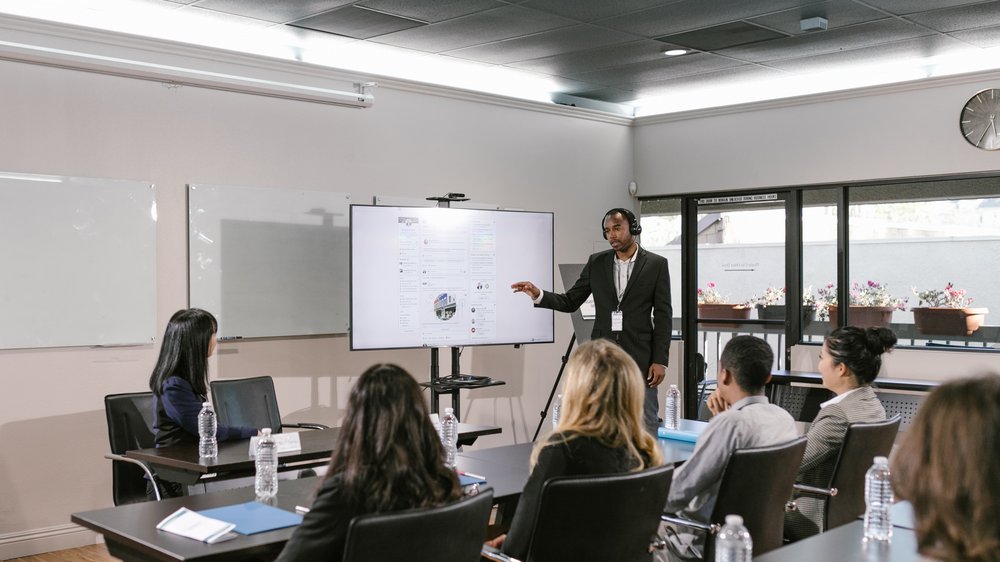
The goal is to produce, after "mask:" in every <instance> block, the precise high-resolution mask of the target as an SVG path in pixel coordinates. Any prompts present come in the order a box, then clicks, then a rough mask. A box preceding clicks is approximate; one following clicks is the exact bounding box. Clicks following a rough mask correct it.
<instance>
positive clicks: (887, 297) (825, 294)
mask: <svg viewBox="0 0 1000 562" xmlns="http://www.w3.org/2000/svg"><path fill="white" fill-rule="evenodd" d="M816 293H817V294H818V297H817V300H818V303H817V309H818V310H819V317H820V319H821V320H826V319H827V318H828V317H829V314H830V307H831V306H837V285H835V284H833V283H827V284H826V286H824V287H820V288H819V289H818V290H817V291H816ZM849 296H850V302H851V306H887V307H891V308H894V309H896V310H906V304H907V302H908V301H907V299H906V298H899V297H894V296H892V295H891V294H889V290H888V287H887V286H886V285H885V284H883V283H879V282H878V281H868V282H866V283H858V282H856V281H855V282H853V283H851V290H850V293H849Z"/></svg>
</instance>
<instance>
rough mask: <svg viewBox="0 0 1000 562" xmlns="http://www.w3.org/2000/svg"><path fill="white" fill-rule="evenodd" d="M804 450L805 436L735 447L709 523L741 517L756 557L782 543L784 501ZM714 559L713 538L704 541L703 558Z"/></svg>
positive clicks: (790, 491) (797, 470) (789, 492)
mask: <svg viewBox="0 0 1000 562" xmlns="http://www.w3.org/2000/svg"><path fill="white" fill-rule="evenodd" d="M805 452H806V438H805V437H799V438H797V439H794V440H792V441H789V442H787V443H784V444H781V445H774V446H771V447H759V448H753V449H738V450H736V451H734V452H733V453H732V454H731V455H730V456H729V461H728V462H726V468H725V470H724V471H723V473H722V481H721V483H720V485H719V496H718V499H717V500H716V502H715V507H714V508H713V510H712V517H711V522H712V523H713V524H718V525H722V524H724V523H725V519H726V515H729V514H736V515H740V516H742V517H743V524H744V525H745V526H746V528H747V530H748V531H750V536H751V538H753V555H754V556H759V555H761V554H764V553H765V552H768V551H771V550H774V549H775V548H778V547H779V546H781V545H782V542H783V535H784V528H785V502H787V501H788V498H789V497H790V496H791V495H792V485H793V484H795V477H796V475H798V472H799V465H800V464H802V455H803V454H805ZM714 559H715V537H714V536H710V537H709V538H708V540H707V542H706V544H705V560H714Z"/></svg>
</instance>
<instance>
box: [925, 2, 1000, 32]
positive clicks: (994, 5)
mask: <svg viewBox="0 0 1000 562" xmlns="http://www.w3.org/2000/svg"><path fill="white" fill-rule="evenodd" d="M906 19H908V20H910V21H914V22H917V23H919V24H920V25H925V26H927V27H929V28H931V29H934V30H936V31H942V32H945V33H948V32H952V31H962V30H966V29H975V28H977V27H990V26H994V25H1000V2H986V3H985V4H976V5H975V6H963V7H961V8H947V9H944V10H933V11H930V12H924V13H922V14H914V15H912V16H909V17H908V18H906Z"/></svg>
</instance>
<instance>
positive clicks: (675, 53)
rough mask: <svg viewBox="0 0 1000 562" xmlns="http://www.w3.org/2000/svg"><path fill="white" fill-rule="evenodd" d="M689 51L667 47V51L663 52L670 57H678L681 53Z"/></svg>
mask: <svg viewBox="0 0 1000 562" xmlns="http://www.w3.org/2000/svg"><path fill="white" fill-rule="evenodd" d="M687 53H688V50H687V49H667V50H666V51H663V54H664V55H667V56H668V57H678V56H680V55H686V54H687Z"/></svg>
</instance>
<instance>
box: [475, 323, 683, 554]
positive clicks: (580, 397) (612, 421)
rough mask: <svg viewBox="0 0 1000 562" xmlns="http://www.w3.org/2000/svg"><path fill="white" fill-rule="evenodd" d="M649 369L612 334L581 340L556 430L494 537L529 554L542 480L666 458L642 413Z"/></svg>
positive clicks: (540, 448) (510, 549)
mask: <svg viewBox="0 0 1000 562" xmlns="http://www.w3.org/2000/svg"><path fill="white" fill-rule="evenodd" d="M643 380H644V378H643V376H642V373H641V372H640V371H639V366H638V365H636V363H635V361H634V360H632V358H631V357H629V355H628V354H627V353H625V352H624V351H622V349H621V348H620V347H618V346H617V345H616V344H614V343H612V342H610V341H608V340H592V341H589V342H587V343H585V344H583V345H581V346H580V347H579V348H577V350H576V351H574V352H573V354H572V355H571V356H570V358H569V362H568V363H567V364H566V382H565V384H564V385H563V402H562V406H561V409H560V416H559V425H558V426H557V427H556V431H555V432H554V433H551V434H550V435H549V436H548V437H547V438H545V439H544V440H542V441H540V442H539V443H538V445H536V446H535V449H534V451H532V454H531V464H532V470H531V476H529V477H528V482H527V483H526V484H525V485H524V491H523V492H522V494H521V498H520V501H519V502H518V504H517V510H516V511H515V512H514V519H513V521H512V522H511V526H510V532H509V533H508V534H507V535H500V536H499V537H497V538H496V539H494V540H492V541H490V542H489V543H488V544H489V545H491V546H494V547H498V548H499V547H502V551H503V552H504V554H507V555H508V556H512V557H514V558H517V559H520V560H524V558H525V557H526V556H527V553H528V546H529V545H530V543H531V532H532V530H533V529H534V526H535V512H536V511H537V509H538V502H539V501H540V499H541V492H542V485H543V484H545V482H546V481H547V480H549V479H551V478H555V477H557V476H584V475H592V474H614V473H621V472H633V471H639V470H643V469H646V468H650V467H653V466H659V465H661V464H663V454H662V453H661V452H660V447H659V445H657V443H656V440H655V439H654V438H653V437H652V436H651V435H650V434H649V433H648V432H647V431H646V429H645V425H644V424H643V421H642V407H643V400H644V396H645V389H644V388H643Z"/></svg>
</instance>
